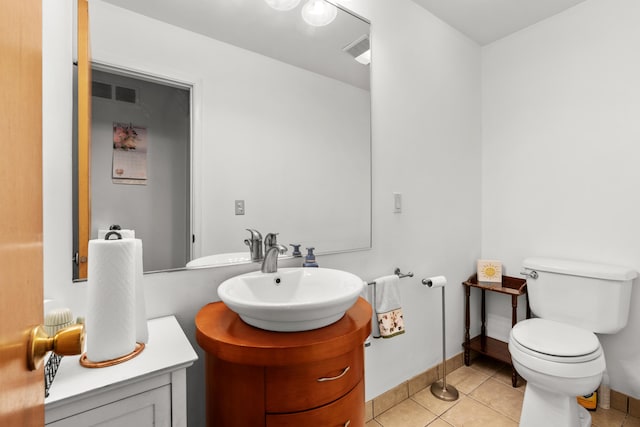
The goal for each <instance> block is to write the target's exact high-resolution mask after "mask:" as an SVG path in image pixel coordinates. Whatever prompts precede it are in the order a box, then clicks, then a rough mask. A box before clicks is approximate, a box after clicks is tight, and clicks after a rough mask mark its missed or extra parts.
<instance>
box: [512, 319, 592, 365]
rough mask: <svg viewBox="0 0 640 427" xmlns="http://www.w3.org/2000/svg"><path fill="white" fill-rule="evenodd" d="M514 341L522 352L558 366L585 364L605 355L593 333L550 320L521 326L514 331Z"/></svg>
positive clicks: (517, 325) (520, 324)
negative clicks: (555, 363)
mask: <svg viewBox="0 0 640 427" xmlns="http://www.w3.org/2000/svg"><path fill="white" fill-rule="evenodd" d="M511 337H512V339H513V340H515V342H516V343H517V344H518V345H519V346H520V347H521V350H522V351H524V352H526V353H529V354H531V355H533V356H536V357H540V358H542V359H545V360H550V361H554V362H559V363H579V362H586V361H589V360H593V359H595V358H596V357H598V355H599V354H600V353H601V352H602V348H601V347H600V341H598V337H596V335H595V334H594V333H593V332H591V331H587V330H585V329H581V328H578V327H576V326H573V325H568V324H566V323H560V322H556V321H553V320H547V319H540V318H534V319H528V320H526V321H522V322H519V323H517V324H516V325H515V326H514V327H513V329H512V331H511Z"/></svg>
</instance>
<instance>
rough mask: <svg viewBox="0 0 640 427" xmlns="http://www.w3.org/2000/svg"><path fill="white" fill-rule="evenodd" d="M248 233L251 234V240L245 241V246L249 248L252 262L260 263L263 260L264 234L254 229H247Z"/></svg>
mask: <svg viewBox="0 0 640 427" xmlns="http://www.w3.org/2000/svg"><path fill="white" fill-rule="evenodd" d="M247 231H248V232H249V233H251V238H250V239H245V240H244V244H245V245H247V246H249V253H250V254H251V261H260V260H261V259H262V234H260V232H259V231H258V230H254V229H252V228H247Z"/></svg>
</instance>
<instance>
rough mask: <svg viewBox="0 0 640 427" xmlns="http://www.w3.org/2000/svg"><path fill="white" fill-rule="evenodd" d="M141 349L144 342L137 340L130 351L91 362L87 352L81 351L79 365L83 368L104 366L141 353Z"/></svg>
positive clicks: (129, 358)
mask: <svg viewBox="0 0 640 427" xmlns="http://www.w3.org/2000/svg"><path fill="white" fill-rule="evenodd" d="M142 350H144V343H141V342H137V343H136V347H135V348H134V350H133V351H132V352H131V353H128V354H125V355H124V356H120V357H117V358H115V359H110V360H104V361H102V362H93V361H91V360H89V359H87V353H82V356H80V365H82V366H84V367H85V368H106V367H109V366H113V365H117V364H119V363H123V362H126V361H128V360H131V359H133V358H134V357H136V356H137V355H139V354H140V353H142Z"/></svg>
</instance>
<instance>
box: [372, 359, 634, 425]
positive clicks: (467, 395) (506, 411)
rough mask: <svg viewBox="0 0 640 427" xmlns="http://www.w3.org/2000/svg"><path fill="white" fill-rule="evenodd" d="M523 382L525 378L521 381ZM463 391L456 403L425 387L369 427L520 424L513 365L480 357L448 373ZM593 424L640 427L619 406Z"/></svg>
mask: <svg viewBox="0 0 640 427" xmlns="http://www.w3.org/2000/svg"><path fill="white" fill-rule="evenodd" d="M520 381H521V382H522V380H520ZM447 384H451V385H454V386H455V387H456V388H457V389H458V392H459V393H460V398H459V399H458V400H456V401H455V402H444V401H442V400H439V399H436V398H435V397H434V396H433V395H432V394H431V390H430V389H429V387H427V388H426V389H423V390H421V391H419V392H417V393H416V394H414V395H413V396H411V397H409V398H408V399H406V400H404V401H402V402H401V403H399V404H397V405H396V406H394V407H392V408H391V409H389V410H387V411H385V412H383V413H382V414H380V415H378V416H377V417H375V418H374V419H372V420H371V421H369V422H367V423H366V427H425V426H429V427H517V426H518V421H519V420H520V410H521V407H522V399H523V397H524V389H525V387H526V386H525V385H523V384H519V385H518V387H517V388H513V387H511V368H510V367H509V366H507V365H504V364H502V363H499V362H495V361H493V360H491V359H476V360H475V361H474V362H473V363H472V364H471V366H462V367H461V368H458V369H456V370H455V371H453V372H450V373H449V375H447ZM591 416H592V427H640V418H635V417H632V416H630V415H627V414H625V413H623V412H621V411H618V410H615V409H608V410H605V409H602V408H598V410H597V411H595V412H591Z"/></svg>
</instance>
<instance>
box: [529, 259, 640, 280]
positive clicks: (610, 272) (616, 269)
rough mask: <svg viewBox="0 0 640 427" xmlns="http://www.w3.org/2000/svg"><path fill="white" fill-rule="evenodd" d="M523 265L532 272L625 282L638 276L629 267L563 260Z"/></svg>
mask: <svg viewBox="0 0 640 427" xmlns="http://www.w3.org/2000/svg"><path fill="white" fill-rule="evenodd" d="M522 265H523V267H524V268H528V269H530V270H536V271H546V272H549V273H559V274H567V275H571V276H582V277H592V278H596V279H605V280H620V281H625V280H633V279H635V278H636V277H637V276H638V272H637V271H636V270H634V269H632V268H628V267H622V266H618V265H609V264H598V263H594V262H587V261H575V260H568V259H561V258H537V257H536V258H526V259H525V260H524V261H523V262H522Z"/></svg>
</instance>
